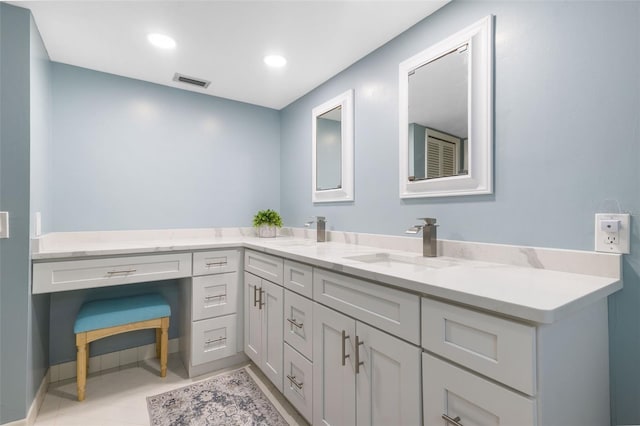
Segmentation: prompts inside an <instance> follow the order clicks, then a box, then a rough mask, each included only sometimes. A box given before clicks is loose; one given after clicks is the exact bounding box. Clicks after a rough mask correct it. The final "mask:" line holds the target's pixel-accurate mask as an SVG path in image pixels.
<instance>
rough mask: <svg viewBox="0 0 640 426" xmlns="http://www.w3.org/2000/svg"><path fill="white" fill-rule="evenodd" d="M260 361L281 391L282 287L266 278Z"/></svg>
mask: <svg viewBox="0 0 640 426" xmlns="http://www.w3.org/2000/svg"><path fill="white" fill-rule="evenodd" d="M261 290H262V295H261V296H260V297H259V302H262V362H261V364H260V367H261V368H262V371H263V372H264V374H265V375H266V376H267V377H268V378H269V380H271V381H272V382H273V384H274V385H275V386H276V388H278V390H279V391H280V392H281V393H282V385H283V379H284V375H283V374H282V372H283V366H284V364H283V362H284V361H283V344H284V341H283V336H282V329H283V327H284V324H283V318H284V289H283V288H282V287H280V286H279V285H276V284H273V283H271V282H269V281H267V280H262V289H261Z"/></svg>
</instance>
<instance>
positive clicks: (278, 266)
mask: <svg viewBox="0 0 640 426" xmlns="http://www.w3.org/2000/svg"><path fill="white" fill-rule="evenodd" d="M282 276H283V261H282V259H280V258H278V257H275V256H270V255H267V254H263V253H257V252H253V251H250V250H246V251H245V273H244V335H245V344H244V352H245V353H246V354H247V356H248V357H249V358H250V359H251V360H252V361H253V362H254V363H255V364H256V365H257V366H258V367H259V368H260V369H261V370H262V372H263V373H264V374H265V375H266V376H267V377H268V378H269V380H271V382H273V384H274V385H275V387H276V388H277V389H278V390H279V391H280V392H282V390H283V379H284V374H283V367H284V364H283V363H284V359H283V356H284V353H283V351H284V348H283V321H284V320H283V319H284V289H283V287H282ZM270 279H275V280H278V281H279V283H278V284H276V283H274V282H271V281H270Z"/></svg>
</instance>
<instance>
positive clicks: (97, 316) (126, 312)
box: [73, 294, 171, 401]
mask: <svg viewBox="0 0 640 426" xmlns="http://www.w3.org/2000/svg"><path fill="white" fill-rule="evenodd" d="M170 316H171V308H170V307H169V304H168V303H167V301H166V300H165V299H164V298H163V297H162V296H160V295H159V294H144V295H141V296H131V297H120V298H117V299H105V300H95V301H93V302H88V303H85V304H83V305H82V307H81V308H80V312H78V316H77V317H76V322H75V325H74V327H73V331H74V333H75V334H76V346H77V347H78V358H77V359H78V362H77V368H78V372H77V373H78V374H77V383H78V401H82V400H84V393H85V386H86V382H87V367H88V361H89V346H88V345H89V343H91V342H93V341H94V340H98V339H102V338H103V337H108V336H113V335H114V334H119V333H125V332H127V331H133V330H142V329H145V328H155V329H156V354H157V356H158V358H160V376H161V377H165V376H166V375H167V346H168V340H169V338H168V333H167V330H168V329H169V317H170Z"/></svg>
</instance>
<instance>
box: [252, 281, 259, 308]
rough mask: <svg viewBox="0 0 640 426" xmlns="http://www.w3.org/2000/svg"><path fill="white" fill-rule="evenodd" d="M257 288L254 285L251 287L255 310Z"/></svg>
mask: <svg viewBox="0 0 640 426" xmlns="http://www.w3.org/2000/svg"><path fill="white" fill-rule="evenodd" d="M257 294H258V286H257V285H254V286H253V307H254V308H255V307H256V305H257V303H258V296H257Z"/></svg>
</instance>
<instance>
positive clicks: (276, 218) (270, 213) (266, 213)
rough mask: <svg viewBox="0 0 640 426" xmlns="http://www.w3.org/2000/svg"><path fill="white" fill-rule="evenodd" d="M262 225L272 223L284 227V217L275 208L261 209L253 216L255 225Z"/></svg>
mask: <svg viewBox="0 0 640 426" xmlns="http://www.w3.org/2000/svg"><path fill="white" fill-rule="evenodd" d="M260 225H271V226H277V227H278V228H282V218H281V217H280V215H279V214H278V212H277V211H275V210H271V209H267V210H260V211H258V213H256V215H255V216H254V217H253V226H254V227H256V228H258V227H259V226H260Z"/></svg>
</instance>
